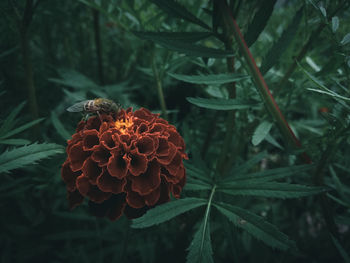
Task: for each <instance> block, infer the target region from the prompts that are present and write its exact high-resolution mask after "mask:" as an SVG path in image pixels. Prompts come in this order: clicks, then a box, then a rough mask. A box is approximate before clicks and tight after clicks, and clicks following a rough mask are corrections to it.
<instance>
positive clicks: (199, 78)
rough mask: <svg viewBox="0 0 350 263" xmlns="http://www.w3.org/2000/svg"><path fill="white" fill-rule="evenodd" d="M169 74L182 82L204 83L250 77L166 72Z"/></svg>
mask: <svg viewBox="0 0 350 263" xmlns="http://www.w3.org/2000/svg"><path fill="white" fill-rule="evenodd" d="M168 75H169V76H171V77H173V78H175V79H177V80H181V81H184V82H189V83H194V84H205V85H221V84H226V83H231V82H236V81H240V80H244V79H248V78H250V76H248V75H243V74H213V75H192V76H191V75H180V74H174V73H168Z"/></svg>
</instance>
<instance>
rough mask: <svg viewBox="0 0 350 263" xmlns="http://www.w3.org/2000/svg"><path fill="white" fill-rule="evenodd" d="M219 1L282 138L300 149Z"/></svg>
mask: <svg viewBox="0 0 350 263" xmlns="http://www.w3.org/2000/svg"><path fill="white" fill-rule="evenodd" d="M217 1H218V4H219V8H220V10H221V14H222V19H223V21H224V24H225V25H226V27H227V28H229V29H230V34H231V37H232V38H234V39H235V40H236V42H237V43H238V47H239V49H240V51H241V53H242V55H243V56H244V58H245V60H246V62H247V65H248V68H249V71H250V74H251V75H252V77H253V79H254V81H255V84H256V88H257V89H258V91H259V93H260V95H261V97H262V99H263V101H264V103H265V105H266V107H267V109H268V111H269V112H270V114H271V115H272V117H273V118H274V119H275V121H276V123H277V126H278V128H279V129H280V131H281V133H282V136H283V137H284V139H285V141H286V143H287V145H288V146H289V147H292V148H294V149H297V148H300V147H301V143H300V141H299V140H298V139H297V138H296V136H295V134H294V133H293V131H292V129H291V128H290V127H289V125H288V123H287V121H286V119H285V118H284V116H283V114H282V112H281V111H280V109H279V107H278V105H277V103H276V102H275V100H274V98H273V96H272V94H271V92H270V90H269V88H268V86H267V84H266V82H265V80H264V78H263V76H262V75H261V73H260V70H259V68H258V67H257V65H256V63H255V60H254V58H253V56H252V54H251V52H250V50H249V48H248V46H247V44H246V43H245V40H244V38H243V35H242V33H241V31H240V29H239V27H238V25H237V23H236V21H235V19H234V18H233V17H232V14H231V12H230V10H229V8H228V7H227V3H226V1H225V0H217ZM302 157H303V159H304V161H305V162H306V163H311V159H310V157H309V156H308V155H307V154H306V153H303V154H302Z"/></svg>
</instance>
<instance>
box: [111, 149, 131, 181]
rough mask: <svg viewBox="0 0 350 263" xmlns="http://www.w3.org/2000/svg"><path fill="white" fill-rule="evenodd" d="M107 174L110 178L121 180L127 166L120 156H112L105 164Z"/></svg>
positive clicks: (126, 170)
mask: <svg viewBox="0 0 350 263" xmlns="http://www.w3.org/2000/svg"><path fill="white" fill-rule="evenodd" d="M107 169H108V172H109V174H110V175H111V176H114V177H117V178H119V179H122V178H124V177H125V176H126V174H127V172H128V164H127V162H126V161H125V159H124V158H123V156H122V155H117V154H116V155H112V156H111V157H110V158H109V161H108V164H107Z"/></svg>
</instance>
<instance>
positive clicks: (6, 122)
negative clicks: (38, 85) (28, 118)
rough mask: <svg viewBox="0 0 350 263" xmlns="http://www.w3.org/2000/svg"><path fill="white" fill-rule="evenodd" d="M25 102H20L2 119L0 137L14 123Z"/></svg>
mask: <svg viewBox="0 0 350 263" xmlns="http://www.w3.org/2000/svg"><path fill="white" fill-rule="evenodd" d="M25 104H26V102H22V103H21V104H19V105H18V106H17V107H16V108H14V109H13V110H12V111H11V113H10V114H9V115H8V116H7V118H6V119H5V120H4V122H3V124H2V125H1V127H0V137H2V136H4V135H5V134H6V133H7V132H9V131H10V130H11V129H12V128H13V127H14V126H15V125H16V121H15V119H16V117H17V115H18V114H19V113H20V111H21V110H22V109H23V107H24V105H25Z"/></svg>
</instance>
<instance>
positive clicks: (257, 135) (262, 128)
mask: <svg viewBox="0 0 350 263" xmlns="http://www.w3.org/2000/svg"><path fill="white" fill-rule="evenodd" d="M271 127H272V123H271V122H268V121H263V122H262V123H260V124H259V126H258V127H257V128H256V129H255V131H254V134H253V138H252V144H253V145H254V146H257V145H258V144H259V143H261V142H262V140H264V139H265V137H266V136H267V135H268V134H269V132H270V130H271Z"/></svg>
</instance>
